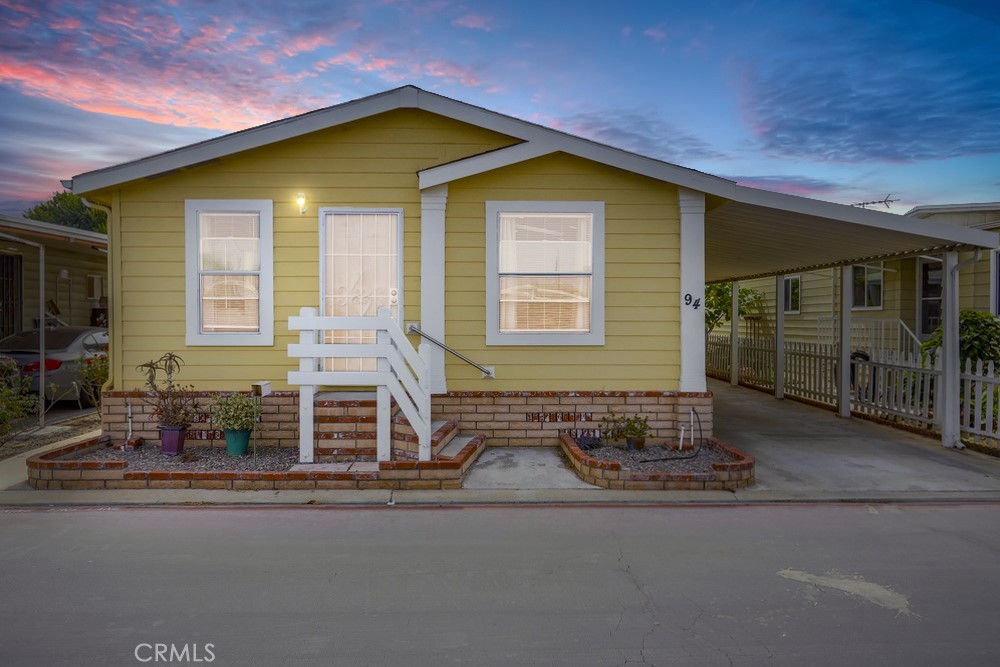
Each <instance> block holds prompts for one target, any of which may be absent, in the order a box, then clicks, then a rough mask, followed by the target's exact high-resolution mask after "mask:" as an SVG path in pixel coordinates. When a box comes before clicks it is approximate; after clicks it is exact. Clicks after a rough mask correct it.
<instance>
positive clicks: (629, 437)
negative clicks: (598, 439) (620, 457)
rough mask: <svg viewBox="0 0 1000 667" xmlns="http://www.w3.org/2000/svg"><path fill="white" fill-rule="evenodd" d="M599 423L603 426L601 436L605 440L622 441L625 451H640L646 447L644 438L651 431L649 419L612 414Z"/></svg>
mask: <svg viewBox="0 0 1000 667" xmlns="http://www.w3.org/2000/svg"><path fill="white" fill-rule="evenodd" d="M601 422H602V424H603V426H602V428H601V436H602V437H604V438H605V439H606V440H608V441H615V440H618V441H621V440H624V441H625V447H626V449H642V448H643V447H645V446H646V436H647V435H649V432H650V430H651V429H650V427H649V417H640V416H639V415H633V416H631V417H625V416H618V415H616V414H615V413H613V412H612V413H611V414H610V415H609V416H607V417H602V418H601ZM612 444H614V443H613V442H612ZM618 446H619V447H620V446H621V445H620V444H619V445H618Z"/></svg>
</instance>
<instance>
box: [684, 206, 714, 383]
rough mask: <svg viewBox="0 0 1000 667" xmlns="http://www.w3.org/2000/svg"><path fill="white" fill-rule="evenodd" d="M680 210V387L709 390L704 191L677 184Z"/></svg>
mask: <svg viewBox="0 0 1000 667" xmlns="http://www.w3.org/2000/svg"><path fill="white" fill-rule="evenodd" d="M678 198H679V200H680V213H681V381H680V391H696V392H701V391H707V390H708V386H707V384H706V382H705V342H706V341H705V306H704V300H705V194H704V193H702V192H697V191H695V190H688V189H687V188H678Z"/></svg>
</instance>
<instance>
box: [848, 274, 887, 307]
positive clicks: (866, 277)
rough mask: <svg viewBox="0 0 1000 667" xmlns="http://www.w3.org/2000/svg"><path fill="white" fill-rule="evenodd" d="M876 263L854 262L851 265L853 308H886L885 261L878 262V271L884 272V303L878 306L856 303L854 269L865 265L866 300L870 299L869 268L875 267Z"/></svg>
mask: <svg viewBox="0 0 1000 667" xmlns="http://www.w3.org/2000/svg"><path fill="white" fill-rule="evenodd" d="M875 266H876V264H875V263H871V264H852V265H851V310H859V311H860V310H884V309H885V273H886V271H885V262H878V271H879V273H881V274H882V303H880V304H879V305H877V306H864V305H862V306H858V305H855V303H854V269H855V268H856V267H864V269H865V301H867V300H868V270H869V269H874V268H875Z"/></svg>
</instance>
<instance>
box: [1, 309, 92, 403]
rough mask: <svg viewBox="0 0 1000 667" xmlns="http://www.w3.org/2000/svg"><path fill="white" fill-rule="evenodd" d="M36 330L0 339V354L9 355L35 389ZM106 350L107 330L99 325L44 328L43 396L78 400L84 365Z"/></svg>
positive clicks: (32, 388)
mask: <svg viewBox="0 0 1000 667" xmlns="http://www.w3.org/2000/svg"><path fill="white" fill-rule="evenodd" d="M38 338H39V336H38V330H37V329H28V330H26V331H22V332H21V333H16V334H14V335H12V336H7V337H6V338H4V339H3V340H0V355H7V356H8V357H10V358H12V359H13V360H14V361H15V362H17V365H18V366H19V367H20V369H21V374H22V375H24V376H25V377H27V378H29V379H30V381H31V384H30V389H31V391H34V392H37V391H38V377H39V375H40V373H39V359H38ZM107 352H108V330H107V329H104V328H101V327H52V328H49V329H46V330H45V398H46V399H48V400H50V401H59V400H71V401H80V400H82V399H84V398H85V396H83V393H82V391H81V390H82V386H81V385H82V374H83V368H84V366H85V365H86V363H87V360H88V359H91V358H93V357H96V356H98V355H104V354H107Z"/></svg>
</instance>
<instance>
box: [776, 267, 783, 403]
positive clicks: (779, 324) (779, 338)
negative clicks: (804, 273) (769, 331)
mask: <svg viewBox="0 0 1000 667" xmlns="http://www.w3.org/2000/svg"><path fill="white" fill-rule="evenodd" d="M774 295H775V299H774V397H775V398H784V397H785V277H784V276H782V275H777V276H775V277H774Z"/></svg>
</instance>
